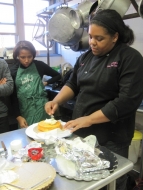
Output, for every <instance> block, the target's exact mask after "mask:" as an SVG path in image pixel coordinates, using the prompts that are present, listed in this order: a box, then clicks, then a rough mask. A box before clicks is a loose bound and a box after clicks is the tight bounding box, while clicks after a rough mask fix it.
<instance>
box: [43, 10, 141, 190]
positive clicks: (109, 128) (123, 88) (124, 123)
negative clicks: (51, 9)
mask: <svg viewBox="0 0 143 190" xmlns="http://www.w3.org/2000/svg"><path fill="white" fill-rule="evenodd" d="M88 33H89V44H90V47H91V49H90V50H88V51H87V52H86V53H84V54H83V55H81V56H80V57H79V59H78V60H77V62H76V64H75V66H74V71H73V75H72V76H71V77H70V79H69V81H68V82H67V83H66V85H65V86H64V87H63V88H62V90H61V91H60V93H59V94H58V95H57V96H56V97H55V98H54V99H53V101H50V102H48V103H46V105H45V110H46V111H47V113H48V114H49V115H51V114H54V112H55V110H56V109H57V108H58V106H59V105H61V104H62V103H63V102H66V101H67V100H69V99H71V98H73V97H74V96H77V98H76V103H75V107H74V111H73V120H72V121H69V122H67V123H66V125H65V129H71V131H72V132H74V133H75V134H77V135H79V136H81V137H86V136H88V135H91V134H92V135H95V136H96V137H97V139H98V142H99V144H100V145H103V146H106V147H107V148H108V149H110V150H112V151H114V152H116V153H117V154H119V155H121V156H124V157H126V158H128V149H129V145H130V143H131V140H132V137H133V134H134V129H135V113H136V110H137V108H138V107H139V105H140V103H141V101H142V98H143V58H142V55H141V54H140V53H139V52H138V51H136V50H135V49H133V48H131V47H129V45H131V44H132V43H133V41H134V35H133V31H132V30H131V29H130V28H129V27H128V26H126V25H125V24H124V22H123V20H122V18H121V16H120V15H119V14H118V13H117V12H116V11H115V10H108V9H106V10H102V11H100V12H98V13H96V14H95V16H94V17H93V18H92V19H91V21H90V23H89V31H88ZM120 186H121V187H120ZM125 186H126V178H125V176H123V177H122V179H120V180H117V189H122V190H124V189H125Z"/></svg>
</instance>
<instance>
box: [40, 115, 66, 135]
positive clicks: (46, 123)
mask: <svg viewBox="0 0 143 190" xmlns="http://www.w3.org/2000/svg"><path fill="white" fill-rule="evenodd" d="M57 128H60V129H62V125H61V122H60V121H58V120H55V119H54V118H52V119H46V120H43V121H40V122H39V123H38V130H39V131H42V132H47V131H51V130H53V129H57Z"/></svg>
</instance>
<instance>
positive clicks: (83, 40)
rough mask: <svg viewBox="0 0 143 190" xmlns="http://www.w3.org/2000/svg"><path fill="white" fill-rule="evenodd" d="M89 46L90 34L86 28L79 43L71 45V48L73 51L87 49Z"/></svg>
mask: <svg viewBox="0 0 143 190" xmlns="http://www.w3.org/2000/svg"><path fill="white" fill-rule="evenodd" d="M88 48H89V36H88V33H87V30H86V29H84V32H83V34H82V38H81V39H80V41H79V42H78V43H77V44H75V45H74V46H71V49H72V50H73V51H86V50H87V49H88Z"/></svg>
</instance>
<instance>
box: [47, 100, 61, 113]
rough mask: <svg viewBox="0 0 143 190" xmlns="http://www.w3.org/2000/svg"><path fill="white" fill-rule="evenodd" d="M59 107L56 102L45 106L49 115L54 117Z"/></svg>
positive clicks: (50, 102)
mask: <svg viewBox="0 0 143 190" xmlns="http://www.w3.org/2000/svg"><path fill="white" fill-rule="evenodd" d="M58 107H59V105H58V103H57V102H55V101H49V102H47V103H46V104H45V111H46V112H47V114H49V115H53V114H54V113H55V111H56V110H57V109H58Z"/></svg>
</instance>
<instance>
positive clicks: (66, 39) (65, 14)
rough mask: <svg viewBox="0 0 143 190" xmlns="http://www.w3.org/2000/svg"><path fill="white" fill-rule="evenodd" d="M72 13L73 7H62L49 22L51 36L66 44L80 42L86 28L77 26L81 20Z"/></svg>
mask: <svg viewBox="0 0 143 190" xmlns="http://www.w3.org/2000/svg"><path fill="white" fill-rule="evenodd" d="M72 13H73V9H72V8H69V7H60V8H59V9H57V10H56V12H55V13H54V14H53V15H52V17H51V18H50V20H49V23H48V30H49V35H50V37H51V38H52V39H53V40H55V41H56V42H58V43H60V44H62V45H64V46H72V45H74V44H76V43H77V42H79V41H80V39H81V37H82V33H83V30H84V29H83V28H79V26H76V25H80V24H79V23H80V20H77V17H74V15H73V14H72ZM72 16H73V17H72ZM71 18H72V19H71ZM71 20H72V22H71ZM78 22H79V23H78Z"/></svg>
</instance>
